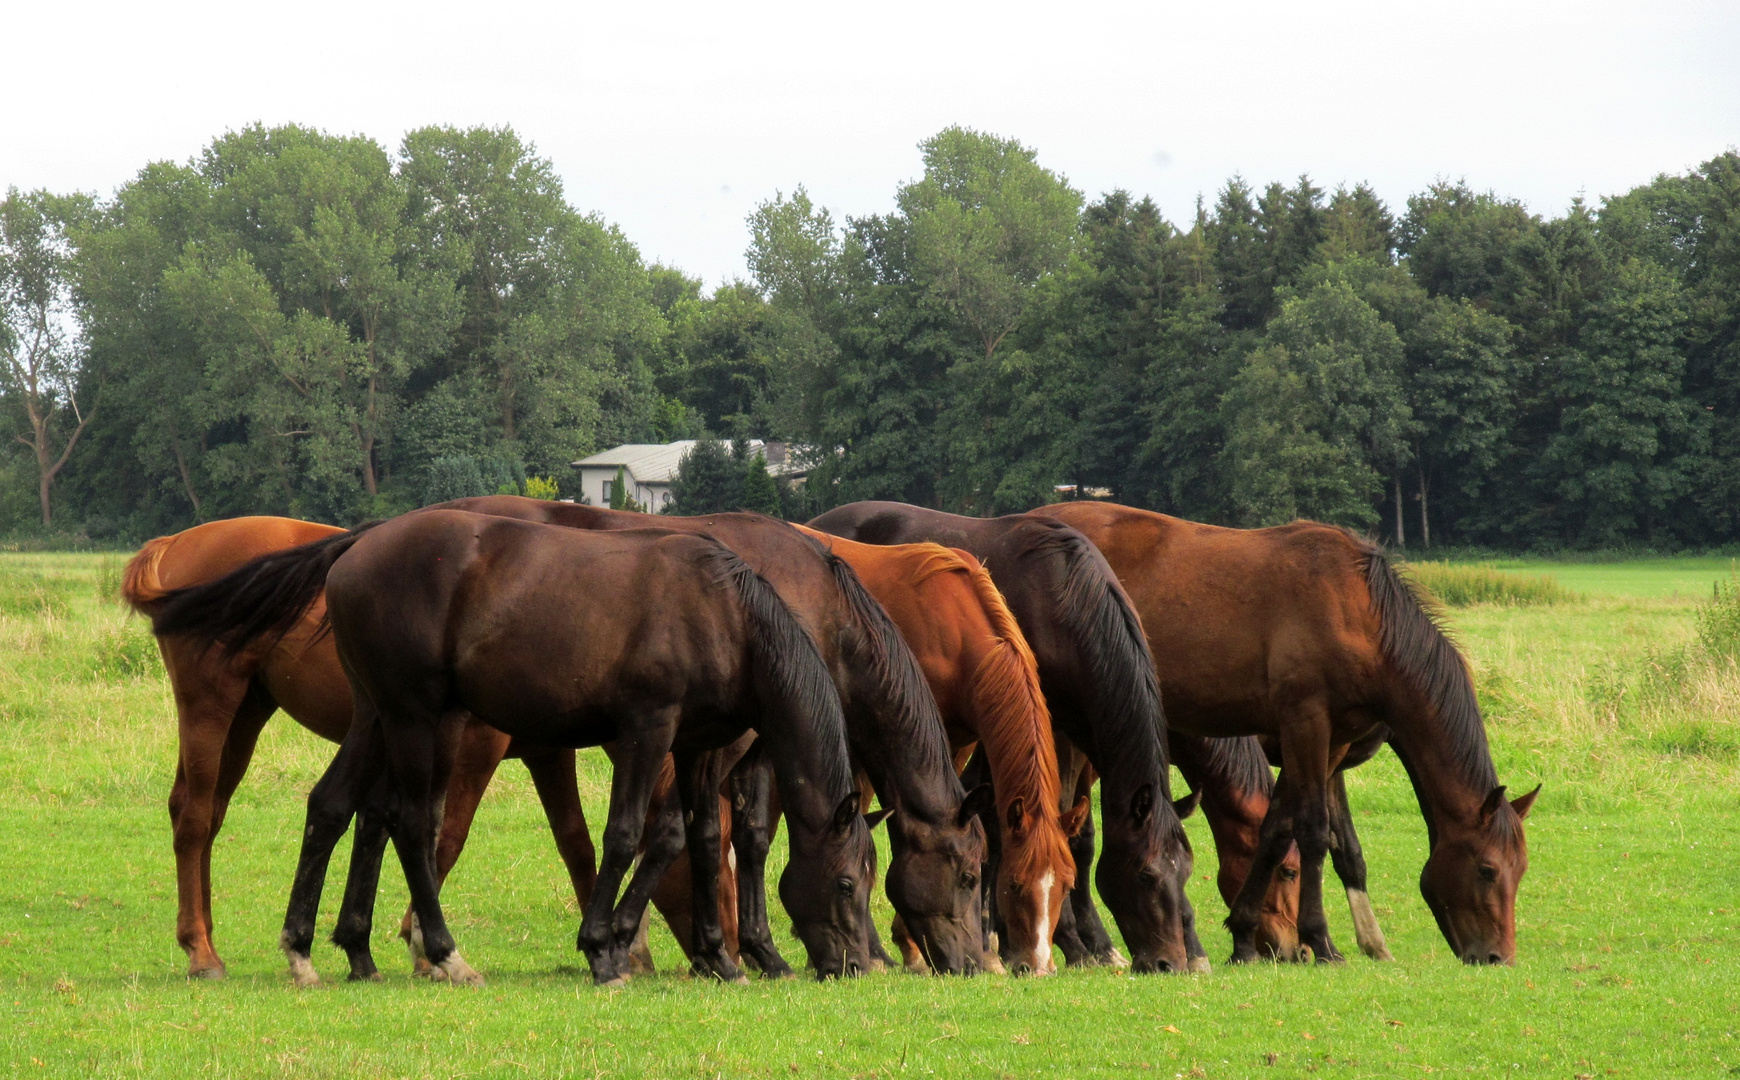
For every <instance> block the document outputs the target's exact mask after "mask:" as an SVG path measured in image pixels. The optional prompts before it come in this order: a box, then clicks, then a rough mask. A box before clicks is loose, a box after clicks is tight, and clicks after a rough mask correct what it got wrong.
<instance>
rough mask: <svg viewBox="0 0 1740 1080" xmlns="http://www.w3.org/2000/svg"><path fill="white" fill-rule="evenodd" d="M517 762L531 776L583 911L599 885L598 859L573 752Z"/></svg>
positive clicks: (538, 754) (528, 755)
mask: <svg viewBox="0 0 1740 1080" xmlns="http://www.w3.org/2000/svg"><path fill="white" fill-rule="evenodd" d="M520 760H522V761H524V762H525V763H526V771H527V772H529V773H531V775H532V785H533V786H534V787H536V788H537V789H538V801H539V802H541V803H543V804H544V816H545V817H546V818H548V819H549V822H550V833H551V835H552V836H554V837H555V840H556V852H557V854H559V855H561V856H562V864H563V865H564V866H566V867H567V868H568V880H569V881H570V882H572V883H573V885H574V898H575V900H577V901H578V902H579V904H580V907H581V908H585V907H586V904H587V902H588V901H590V900H591V899H592V888H593V886H594V885H595V884H596V883H597V881H598V855H597V853H596V852H595V851H593V849H592V836H591V834H590V833H589V832H587V829H586V811H585V810H584V809H583V808H582V807H581V805H580V785H579V784H578V782H577V781H576V780H575V777H574V751H572V750H567V749H558V750H544V749H538V750H527V751H525V752H524V753H523V754H522V755H521V756H520Z"/></svg>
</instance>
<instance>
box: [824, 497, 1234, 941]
mask: <svg viewBox="0 0 1740 1080" xmlns="http://www.w3.org/2000/svg"><path fill="white" fill-rule="evenodd" d="M809 524H810V526H811V527H812V528H815V529H819V530H820V531H822V532H826V533H832V534H834V535H836V536H843V537H845V538H847V539H849V540H857V541H860V542H862V543H869V544H911V543H921V542H925V541H930V542H933V543H938V544H942V545H944V546H947V547H953V548H961V549H963V550H966V551H969V552H971V553H972V554H973V555H974V556H975V557H977V558H978V560H979V561H980V562H981V563H983V564H984V566H985V568H986V569H987V570H989V571H990V573H991V578H992V580H993V581H995V582H996V583H997V588H998V589H999V590H1001V592H1002V593H1003V596H1004V598H1005V600H1006V601H1007V603H1008V607H1009V610H1010V611H1012V612H1013V613H1014V615H1015V619H1016V622H1018V623H1019V624H1020V627H1021V631H1022V633H1023V634H1025V635H1026V637H1027V641H1028V644H1029V645H1031V646H1032V649H1033V654H1034V658H1035V660H1036V662H1037V664H1038V669H1039V679H1040V685H1041V686H1042V688H1043V689H1044V692H1045V700H1046V704H1047V705H1048V706H1049V707H1050V709H1051V717H1052V721H1053V723H1054V725H1055V729H1056V731H1057V733H1058V734H1059V735H1060V736H1062V737H1060V738H1058V739H1057V740H1056V745H1057V751H1058V758H1059V761H1060V763H1062V766H1063V768H1062V776H1061V784H1060V791H1062V792H1066V793H1068V794H1067V797H1068V798H1069V799H1070V800H1071V801H1072V803H1073V800H1074V799H1075V797H1076V793H1077V790H1078V785H1077V779H1078V777H1079V776H1080V775H1081V769H1082V768H1083V767H1085V765H1086V764H1087V763H1090V762H1091V763H1092V765H1093V768H1094V769H1095V770H1096V771H1097V772H1098V773H1099V774H1100V806H1101V821H1102V824H1103V827H1104V829H1105V834H1106V836H1105V844H1104V852H1103V853H1102V856H1101V858H1100V863H1099V868H1098V870H1097V871H1096V872H1095V875H1094V880H1095V882H1096V884H1098V886H1099V889H1100V894H1101V896H1102V897H1104V899H1105V902H1106V905H1107V906H1108V907H1109V908H1111V910H1112V916H1113V918H1115V919H1116V920H1117V923H1118V928H1119V929H1120V930H1121V931H1122V932H1123V935H1124V942H1125V944H1126V945H1127V946H1128V947H1129V948H1130V951H1131V954H1132V956H1131V964H1132V967H1133V968H1134V969H1135V970H1137V971H1183V970H1185V969H1186V968H1187V966H1190V965H1192V964H1193V963H1195V964H1196V965H1197V966H1202V965H1205V964H1206V959H1205V958H1203V957H1202V955H1201V945H1200V943H1198V942H1197V941H1196V935H1195V930H1194V927H1193V925H1192V924H1193V922H1194V915H1193V913H1192V912H1191V911H1190V905H1189V901H1188V899H1187V898H1186V896H1185V892H1184V886H1185V883H1186V882H1188V881H1189V879H1190V871H1191V866H1192V856H1191V851H1190V841H1189V839H1188V838H1187V837H1186V835H1185V833H1184V827H1183V825H1182V824H1181V823H1180V822H1179V816H1180V813H1186V814H1187V813H1189V811H1190V810H1192V809H1194V808H1195V805H1196V801H1195V797H1194V796H1186V797H1185V798H1184V799H1182V800H1180V803H1179V805H1178V806H1176V807H1175V806H1174V805H1173V803H1172V802H1171V800H1170V785H1171V777H1170V774H1169V772H1168V769H1169V764H1168V761H1167V753H1166V744H1165V741H1164V739H1165V730H1166V728H1165V722H1164V719H1163V717H1162V715H1161V711H1160V688H1159V685H1158V683H1157V682H1156V680H1155V677H1154V664H1153V661H1152V659H1150V657H1149V655H1148V645H1147V642H1146V640H1145V639H1144V638H1143V636H1142V627H1141V624H1140V622H1139V621H1138V619H1137V617H1136V613H1135V610H1134V609H1133V608H1131V607H1130V604H1129V600H1128V599H1127V598H1126V597H1125V596H1124V591H1123V589H1122V588H1121V587H1120V586H1119V585H1118V580H1117V578H1116V576H1114V575H1113V573H1112V571H1111V568H1110V567H1109V566H1107V565H1106V561H1105V560H1104V559H1103V558H1101V557H1100V554H1099V552H1097V551H1095V550H1094V546H1093V545H1092V544H1090V543H1088V541H1087V539H1086V538H1085V537H1083V536H1082V535H1081V534H1080V533H1078V532H1076V531H1075V530H1074V529H1070V528H1067V527H1065V526H1062V525H1060V524H1059V523H1057V522H1055V521H1051V520H1050V519H1047V518H1042V517H1033V516H1031V515H1021V514H1016V515H1011V516H1009V517H1003V518H992V519H985V518H967V517H959V516H957V515H954V514H944V513H940V512H938V511H935V510H925V509H922V508H920V507H916V506H907V505H905V504H902V503H889V502H863V503H852V504H850V505H848V506H842V507H839V508H838V509H835V510H830V511H828V512H827V513H826V514H823V515H821V516H820V517H818V518H816V519H815V520H813V521H811V522H810V523H809ZM1071 850H1072V852H1073V854H1074V856H1075V862H1076V868H1077V876H1078V878H1082V877H1085V876H1086V872H1087V867H1088V866H1089V865H1090V864H1091V863H1092V861H1093V835H1092V831H1091V829H1090V828H1088V827H1087V825H1086V823H1084V825H1083V828H1082V829H1081V830H1080V832H1078V833H1077V834H1076V837H1075V840H1074V842H1073V843H1072V844H1071ZM1078 884H1080V882H1079V881H1078ZM1084 893H1085V890H1080V889H1078V891H1077V893H1076V894H1075V895H1076V896H1081V895H1083V894H1084ZM1072 908H1073V912H1072V914H1073V916H1074V919H1073V922H1074V931H1075V934H1074V935H1066V934H1065V930H1064V927H1063V926H1060V927H1059V930H1058V935H1057V937H1058V943H1059V944H1060V945H1062V946H1064V949H1065V957H1066V959H1068V960H1069V962H1071V963H1080V962H1083V961H1084V960H1086V961H1094V960H1097V961H1100V962H1107V961H1111V960H1113V959H1114V955H1115V954H1114V952H1113V950H1112V947H1111V940H1110V938H1109V936H1108V935H1107V934H1106V933H1105V930H1104V929H1103V928H1102V927H1101V926H1100V924H1099V917H1098V914H1097V913H1096V912H1095V911H1094V909H1093V906H1092V904H1091V903H1087V904H1080V903H1075V904H1072ZM1075 936H1079V940H1080V941H1081V944H1082V945H1083V946H1085V947H1086V952H1085V954H1084V952H1081V951H1076V952H1075V953H1074V955H1071V952H1072V950H1071V949H1070V947H1069V945H1070V942H1071V939H1072V937H1075Z"/></svg>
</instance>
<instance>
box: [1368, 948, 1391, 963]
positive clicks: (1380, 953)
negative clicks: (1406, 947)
mask: <svg viewBox="0 0 1740 1080" xmlns="http://www.w3.org/2000/svg"><path fill="white" fill-rule="evenodd" d="M1360 951H1361V952H1363V953H1365V954H1366V955H1367V956H1369V957H1371V958H1372V959H1373V960H1377V961H1379V962H1383V963H1387V962H1389V961H1393V960H1394V959H1395V957H1393V956H1391V955H1390V950H1389V949H1387V948H1385V947H1384V946H1382V945H1379V946H1377V947H1376V948H1362V949H1361V950H1360Z"/></svg>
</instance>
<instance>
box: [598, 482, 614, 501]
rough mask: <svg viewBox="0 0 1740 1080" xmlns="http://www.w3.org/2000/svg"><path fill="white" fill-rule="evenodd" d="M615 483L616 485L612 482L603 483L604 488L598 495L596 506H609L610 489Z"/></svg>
mask: <svg viewBox="0 0 1740 1080" xmlns="http://www.w3.org/2000/svg"><path fill="white" fill-rule="evenodd" d="M615 483H616V481H614V480H606V481H605V482H604V487H603V489H602V490H601V491H600V493H599V498H598V505H600V506H609V505H610V488H611V486H612V485H613V484H615Z"/></svg>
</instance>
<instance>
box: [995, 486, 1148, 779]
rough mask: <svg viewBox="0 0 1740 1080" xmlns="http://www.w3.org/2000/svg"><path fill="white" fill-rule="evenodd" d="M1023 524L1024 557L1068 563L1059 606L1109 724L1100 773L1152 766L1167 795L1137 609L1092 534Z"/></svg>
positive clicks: (1043, 523) (1102, 732)
mask: <svg viewBox="0 0 1740 1080" xmlns="http://www.w3.org/2000/svg"><path fill="white" fill-rule="evenodd" d="M1025 521H1026V522H1027V523H1031V525H1030V528H1029V529H1028V531H1027V534H1026V536H1025V537H1024V542H1023V544H1022V547H1021V554H1023V555H1038V556H1041V557H1045V556H1051V557H1055V558H1057V559H1059V560H1060V561H1061V562H1062V564H1063V567H1064V584H1063V595H1062V597H1061V598H1060V599H1061V601H1062V602H1061V603H1060V604H1059V605H1058V610H1059V612H1060V614H1061V615H1062V617H1063V620H1064V623H1065V625H1066V628H1067V629H1068V631H1069V633H1070V637H1071V639H1072V640H1073V641H1074V642H1075V643H1076V647H1077V648H1078V649H1080V650H1081V654H1082V656H1083V657H1084V658H1085V659H1086V661H1087V664H1088V673H1087V674H1088V683H1089V686H1088V688H1087V689H1088V692H1089V693H1091V694H1093V695H1094V696H1095V697H1096V698H1097V699H1098V700H1097V702H1096V704H1097V705H1098V710H1097V711H1098V713H1099V715H1100V716H1102V717H1103V718H1105V719H1106V720H1108V721H1111V722H1110V723H1107V724H1103V725H1100V726H1098V727H1097V728H1096V730H1095V735H1094V738H1095V742H1096V749H1097V751H1098V754H1099V756H1100V758H1101V762H1096V763H1095V765H1096V767H1097V768H1099V769H1100V771H1101V773H1102V774H1104V773H1106V772H1107V771H1108V770H1111V769H1131V768H1134V769H1139V770H1140V771H1141V772H1143V773H1148V772H1149V771H1152V773H1153V775H1154V776H1157V777H1158V782H1159V785H1160V790H1159V792H1157V794H1163V795H1165V797H1166V798H1168V799H1170V798H1171V794H1170V788H1171V780H1170V775H1169V773H1168V771H1167V766H1168V764H1169V759H1168V757H1167V753H1166V739H1165V731H1166V714H1165V712H1164V710H1163V709H1162V708H1161V705H1160V682H1159V679H1158V678H1157V677H1156V676H1155V674H1154V657H1153V655H1152V654H1151V653H1150V652H1149V651H1148V638H1147V636H1146V635H1145V634H1144V633H1143V632H1142V621H1141V619H1139V618H1138V617H1137V615H1136V609H1135V608H1134V607H1132V606H1131V604H1130V601H1129V598H1128V597H1127V596H1125V595H1124V591H1123V589H1122V588H1121V587H1120V586H1119V585H1118V584H1117V579H1116V578H1114V577H1113V576H1112V574H1111V571H1110V569H1109V568H1107V567H1106V565H1105V563H1104V562H1103V560H1102V558H1101V556H1100V553H1099V549H1098V548H1095V547H1094V546H1093V543H1092V542H1091V541H1089V540H1088V538H1087V537H1085V536H1083V535H1082V534H1081V533H1079V532H1077V531H1076V530H1074V529H1072V528H1070V527H1069V526H1068V525H1066V524H1064V523H1063V522H1061V521H1054V520H1052V519H1049V518H1027V519H1025ZM1102 763H1103V764H1102Z"/></svg>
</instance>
